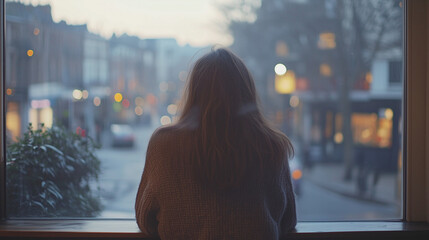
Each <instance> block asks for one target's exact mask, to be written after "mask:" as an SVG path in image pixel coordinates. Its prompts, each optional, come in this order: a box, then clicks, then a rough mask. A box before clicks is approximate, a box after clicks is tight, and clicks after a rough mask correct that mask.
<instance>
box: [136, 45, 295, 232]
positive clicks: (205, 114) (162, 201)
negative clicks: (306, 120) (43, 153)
mask: <svg viewBox="0 0 429 240" xmlns="http://www.w3.org/2000/svg"><path fill="white" fill-rule="evenodd" d="M183 102H184V105H183V109H182V111H181V115H180V118H179V120H178V122H177V123H175V124H173V125H170V126H167V127H162V128H159V129H157V130H156V131H155V132H154V133H153V135H152V137H151V139H150V141H149V146H148V149H147V154H146V163H145V167H144V171H143V175H142V179H141V183H140V186H139V189H138V193H137V198H136V204H135V210H136V219H137V224H138V226H139V228H140V230H141V231H142V233H143V235H144V236H145V237H160V238H161V239H279V238H280V237H283V236H285V235H287V233H288V232H289V231H292V230H293V229H294V228H295V225H296V210H295V197H294V194H293V188H292V183H291V178H290V172H289V164H288V159H290V158H291V157H292V155H293V147H292V145H291V142H290V141H289V139H288V138H287V137H286V136H285V135H284V134H283V133H281V132H279V131H278V130H276V129H274V128H273V127H271V126H270V125H269V124H268V123H267V121H266V120H265V119H264V117H263V116H262V114H261V111H260V109H259V106H258V103H257V94H256V89H255V85H254V82H253V79H252V76H251V75H250V73H249V71H248V69H247V68H246V66H245V65H244V63H243V62H242V60H241V59H239V58H238V57H237V56H236V55H234V54H233V53H232V52H231V51H229V50H227V49H224V48H219V49H217V50H212V51H211V52H210V53H208V54H206V55H204V56H203V57H201V58H200V59H199V60H197V61H196V63H195V65H194V67H193V69H192V72H191V74H190V77H189V79H188V83H187V89H186V92H185V94H184V101H183Z"/></svg>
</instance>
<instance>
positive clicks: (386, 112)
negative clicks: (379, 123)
mask: <svg viewBox="0 0 429 240" xmlns="http://www.w3.org/2000/svg"><path fill="white" fill-rule="evenodd" d="M384 116H385V117H386V118H387V119H389V120H391V119H392V118H393V110H392V109H390V108H386V110H384Z"/></svg>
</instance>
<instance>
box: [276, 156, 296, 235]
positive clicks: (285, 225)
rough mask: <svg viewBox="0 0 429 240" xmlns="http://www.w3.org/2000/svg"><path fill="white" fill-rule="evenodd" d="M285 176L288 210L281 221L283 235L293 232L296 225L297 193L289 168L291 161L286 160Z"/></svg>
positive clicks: (284, 186)
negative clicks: (294, 189) (295, 192)
mask: <svg viewBox="0 0 429 240" xmlns="http://www.w3.org/2000/svg"><path fill="white" fill-rule="evenodd" d="M282 175H283V176H282V178H283V181H284V182H283V184H284V185H283V188H284V189H285V192H286V210H285V213H284V215H283V218H282V221H281V223H280V224H281V226H280V227H281V233H282V234H281V235H282V236H283V237H284V236H285V235H286V234H287V232H291V231H294V230H295V226H296V222H297V220H296V205H295V194H294V191H293V186H292V180H291V174H290V169H289V162H288V161H286V163H285V167H284V172H283V174H282Z"/></svg>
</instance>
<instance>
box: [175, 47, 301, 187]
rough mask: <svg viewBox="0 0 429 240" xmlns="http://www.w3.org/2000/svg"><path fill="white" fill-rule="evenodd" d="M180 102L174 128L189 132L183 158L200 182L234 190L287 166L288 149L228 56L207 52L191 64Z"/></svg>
mask: <svg viewBox="0 0 429 240" xmlns="http://www.w3.org/2000/svg"><path fill="white" fill-rule="evenodd" d="M183 103H184V105H183V109H182V111H181V115H180V118H179V121H178V123H177V125H176V126H179V127H183V128H187V129H189V128H191V129H192V130H193V133H192V136H191V138H192V140H191V141H192V148H191V151H190V153H189V154H190V155H189V157H188V159H189V160H190V161H191V163H190V164H191V166H193V170H192V171H193V174H194V176H196V177H197V178H198V179H199V180H200V181H202V182H203V183H206V184H208V185H211V186H214V187H216V188H219V189H234V188H237V187H241V186H243V185H246V184H249V183H250V182H255V183H256V182H259V181H260V180H262V179H267V177H270V176H276V175H277V176H278V171H280V169H282V165H283V164H286V165H288V163H287V159H289V158H290V157H291V156H292V155H293V147H292V144H291V142H290V141H289V139H288V138H287V137H286V135H284V134H283V133H282V132H280V131H278V130H276V129H274V128H273V127H271V126H270V125H269V124H268V122H267V121H266V120H265V118H264V117H263V116H262V114H261V111H260V108H259V104H258V97H257V93H256V89H255V84H254V80H253V78H252V76H251V74H250V72H249V71H248V69H247V68H246V66H245V64H244V63H243V61H242V60H241V59H240V58H239V57H237V56H236V55H235V54H234V53H232V52H231V51H229V50H227V49H224V48H219V49H216V50H212V51H211V52H210V53H208V54H206V55H204V56H203V57H201V58H200V59H198V60H197V61H196V62H195V65H194V67H193V69H192V71H191V74H190V76H189V78H188V82H187V86H186V90H185V93H184V100H183ZM287 169H289V167H288V166H287ZM287 174H289V173H287Z"/></svg>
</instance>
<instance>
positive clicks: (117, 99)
mask: <svg viewBox="0 0 429 240" xmlns="http://www.w3.org/2000/svg"><path fill="white" fill-rule="evenodd" d="M115 101H116V102H121V101H122V94H120V93H116V94H115Z"/></svg>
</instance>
